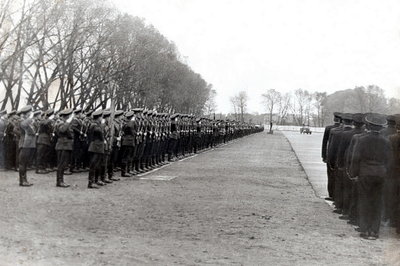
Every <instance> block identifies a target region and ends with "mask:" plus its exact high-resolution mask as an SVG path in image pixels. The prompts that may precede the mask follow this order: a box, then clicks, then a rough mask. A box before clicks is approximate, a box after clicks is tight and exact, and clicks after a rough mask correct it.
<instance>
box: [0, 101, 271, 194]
mask: <svg viewBox="0 0 400 266" xmlns="http://www.w3.org/2000/svg"><path fill="white" fill-rule="evenodd" d="M260 131H263V128H262V127H255V126H254V125H252V124H248V123H240V122H237V121H230V120H212V119H209V118H205V117H196V116H194V115H189V114H178V113H175V114H169V113H157V112H156V111H152V110H147V109H143V108H134V109H131V110H126V111H124V110H114V111H111V110H109V109H106V110H82V109H75V110H74V109H64V110H60V111H58V112H56V111H55V110H53V109H48V110H43V111H34V110H33V108H32V106H25V107H23V108H22V109H20V110H19V111H11V112H10V113H9V114H7V112H6V111H0V168H1V169H8V170H17V171H18V172H19V179H20V181H19V184H20V186H24V187H25V186H26V187H27V186H32V183H30V182H28V177H27V171H28V170H29V169H31V168H35V169H36V173H37V174H49V173H51V172H54V171H56V186H57V187H60V188H68V187H69V185H68V184H67V183H66V182H65V180H64V176H65V175H70V174H73V173H76V172H82V171H87V172H88V188H90V189H98V188H100V187H102V186H105V185H107V184H110V183H113V182H115V181H119V180H120V179H119V178H118V174H119V173H120V176H121V177H128V178H129V177H133V176H137V175H138V174H141V173H144V172H146V171H150V170H152V169H154V168H157V167H160V166H162V165H165V164H167V163H169V162H171V161H175V160H179V159H182V158H184V157H185V156H190V155H192V154H194V153H198V152H199V151H201V150H204V149H209V148H213V147H216V146H218V145H221V144H223V143H226V142H228V141H231V140H233V139H236V138H240V137H243V136H246V135H249V134H253V133H256V132H260Z"/></svg>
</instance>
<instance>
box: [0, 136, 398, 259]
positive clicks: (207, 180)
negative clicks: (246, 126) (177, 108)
mask: <svg viewBox="0 0 400 266" xmlns="http://www.w3.org/2000/svg"><path fill="white" fill-rule="evenodd" d="M0 175H1V178H0V200H1V204H0V239H1V240H0V265H16V264H17V265H146V264H147V265H171V264H178V265H221V264H222V265H382V264H390V265H396V262H397V263H399V261H400V256H399V253H400V248H399V247H400V242H399V240H398V238H397V237H396V236H395V235H389V236H387V237H385V238H383V239H378V240H376V241H369V240H364V239H361V238H359V237H358V233H357V232H356V231H355V230H354V227H352V226H350V225H348V224H347V223H346V222H345V221H342V220H339V219H338V215H337V214H334V213H332V209H331V207H330V206H328V205H327V204H326V203H325V202H324V201H323V200H321V199H319V198H318V197H316V196H315V194H314V192H313V191H312V189H311V186H310V185H309V183H308V181H307V179H306V175H305V173H304V172H303V171H302V168H301V166H300V164H299V162H298V161H297V159H296V156H295V154H294V153H293V151H292V150H291V147H290V145H289V143H288V142H287V140H286V139H285V138H284V136H283V135H282V134H280V133H277V134H274V135H268V134H266V133H259V134H256V135H253V136H249V137H246V138H244V139H241V140H238V141H236V142H234V143H230V144H228V145H226V146H223V147H220V148H217V149H215V150H212V151H209V152H205V153H202V154H199V155H198V156H195V157H192V158H189V159H186V160H183V161H179V162H175V163H172V164H170V165H168V166H166V167H164V168H162V169H160V170H158V171H155V172H153V173H150V174H148V175H146V176H143V178H146V179H143V180H135V179H133V178H124V179H123V180H122V181H119V182H114V183H113V184H111V185H107V186H106V187H104V188H101V189H99V190H88V189H86V185H87V174H86V173H82V174H77V175H73V176H66V182H67V183H69V184H71V185H72V187H71V188H68V189H61V188H56V187H55V176H54V175H55V173H51V174H47V175H35V174H34V173H33V172H29V173H28V177H29V178H30V181H32V182H33V183H34V186H33V187H31V188H21V187H19V186H17V173H16V172H0ZM152 179H171V180H169V181H159V180H152ZM397 265H400V264H397Z"/></svg>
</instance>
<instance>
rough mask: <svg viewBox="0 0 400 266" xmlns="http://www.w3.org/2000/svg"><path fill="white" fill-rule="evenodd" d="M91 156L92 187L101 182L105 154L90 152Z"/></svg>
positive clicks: (90, 177)
mask: <svg viewBox="0 0 400 266" xmlns="http://www.w3.org/2000/svg"><path fill="white" fill-rule="evenodd" d="M89 155H90V161H89V185H91V184H93V183H96V182H97V181H99V176H100V174H101V167H102V163H103V157H104V154H103V153H95V152H89Z"/></svg>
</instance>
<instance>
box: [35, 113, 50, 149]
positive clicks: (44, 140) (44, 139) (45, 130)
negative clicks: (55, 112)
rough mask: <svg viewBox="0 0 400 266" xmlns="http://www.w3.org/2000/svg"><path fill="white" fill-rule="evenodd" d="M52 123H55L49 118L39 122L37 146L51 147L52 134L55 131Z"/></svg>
mask: <svg viewBox="0 0 400 266" xmlns="http://www.w3.org/2000/svg"><path fill="white" fill-rule="evenodd" d="M52 123H53V121H52V120H50V119H48V118H47V119H44V120H42V121H40V122H39V136H38V138H37V144H42V145H47V146H51V133H52V131H53V126H52Z"/></svg>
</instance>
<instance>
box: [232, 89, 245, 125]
mask: <svg viewBox="0 0 400 266" xmlns="http://www.w3.org/2000/svg"><path fill="white" fill-rule="evenodd" d="M235 98H236V103H237V108H238V111H239V112H240V121H241V122H242V123H243V122H244V113H245V112H246V108H247V100H248V97H247V93H246V92H245V91H240V92H239V93H238V95H237V96H236V97H235Z"/></svg>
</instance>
